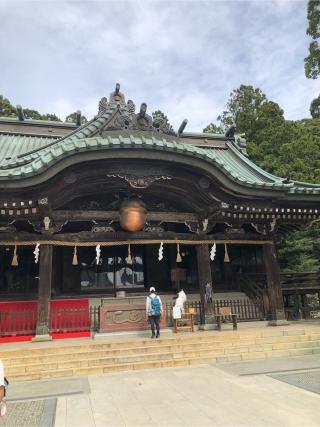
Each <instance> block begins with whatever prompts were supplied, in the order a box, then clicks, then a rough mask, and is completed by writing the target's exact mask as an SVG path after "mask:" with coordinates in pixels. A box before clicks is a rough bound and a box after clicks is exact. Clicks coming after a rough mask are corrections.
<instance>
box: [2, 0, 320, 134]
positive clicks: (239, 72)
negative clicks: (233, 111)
mask: <svg viewBox="0 0 320 427" xmlns="http://www.w3.org/2000/svg"><path fill="white" fill-rule="evenodd" d="M306 9H307V2H306V1H303V0H301V1H295V0H288V1H286V0H274V1H273V0H269V1H264V0H255V1H249V0H248V1H240V0H236V1H231V0H224V1H215V0H211V1H201V0H194V1H192V0H187V1H182V0H181V1H180V0H179V1H178V0H177V1H174V0H170V1H164V0H160V1H158V0H145V1H138V0H137V1H134V0H131V1H121V0H116V1H111V0H110V1H109V0H105V1H103V0H100V1H95V0H87V1H76V0H69V1H63V0H55V1H46V0H39V1H29V0H21V1H17V0H0V94H3V95H4V96H5V97H7V98H8V99H9V100H10V101H11V102H12V103H13V104H14V105H16V104H21V105H22V106H23V107H25V108H33V109H36V110H38V111H40V112H41V113H56V114H57V115H58V116H59V117H61V118H62V119H64V118H65V117H66V115H67V114H69V113H71V112H73V111H75V110H81V112H82V114H84V115H85V116H87V118H92V117H93V116H94V115H95V114H97V111H98V102H99V100H100V99H101V98H102V97H103V96H106V97H107V98H108V97H109V94H110V92H112V91H113V90H114V87H115V84H116V83H117V82H119V83H120V85H121V92H123V94H124V95H125V98H126V100H127V99H132V100H133V101H134V102H135V104H136V106H137V108H139V106H140V104H141V103H142V102H146V103H147V105H148V111H147V112H148V113H149V114H151V112H152V111H155V110H157V109H160V110H162V111H163V112H164V113H165V114H166V115H167V116H168V118H169V120H170V122H171V124H172V125H173V127H174V128H175V129H177V128H178V127H179V125H180V123H181V122H182V120H183V119H185V118H187V119H188V125H187V128H186V131H195V132H199V131H200V132H201V131H202V129H203V128H204V127H205V126H206V125H207V124H208V123H210V122H215V121H216V118H217V116H218V115H219V114H220V113H221V112H222V111H223V110H224V109H225V106H226V103H227V101H228V98H229V96H230V93H231V91H232V90H233V89H236V88H238V87H239V86H240V84H247V85H253V86H254V87H258V88H260V89H261V90H262V91H263V92H264V93H265V94H266V95H267V97H268V99H270V100H272V101H275V102H277V103H278V104H279V105H280V106H281V108H283V110H284V113H285V117H286V118H287V119H293V120H295V119H301V118H305V117H309V115H310V113H309V106H310V102H311V100H312V99H314V98H315V97H317V96H318V95H319V93H320V80H319V79H318V81H317V80H311V79H307V78H306V77H305V75H304V58H305V56H306V55H307V53H308V46H309V43H310V39H309V37H308V36H307V35H306V27H307V19H306V15H307V12H306Z"/></svg>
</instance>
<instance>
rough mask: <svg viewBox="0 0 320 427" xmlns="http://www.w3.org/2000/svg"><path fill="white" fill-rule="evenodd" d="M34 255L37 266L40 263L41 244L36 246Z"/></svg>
mask: <svg viewBox="0 0 320 427" xmlns="http://www.w3.org/2000/svg"><path fill="white" fill-rule="evenodd" d="M33 254H34V262H35V263H36V264H38V262H39V254H40V243H37V244H36V247H35V249H34V251H33Z"/></svg>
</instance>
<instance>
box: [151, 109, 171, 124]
mask: <svg viewBox="0 0 320 427" xmlns="http://www.w3.org/2000/svg"><path fill="white" fill-rule="evenodd" d="M152 117H153V118H155V117H161V118H162V119H164V120H165V121H166V122H168V121H169V120H168V117H167V116H166V115H165V114H164V113H163V112H162V111H161V110H156V111H154V112H153V113H152Z"/></svg>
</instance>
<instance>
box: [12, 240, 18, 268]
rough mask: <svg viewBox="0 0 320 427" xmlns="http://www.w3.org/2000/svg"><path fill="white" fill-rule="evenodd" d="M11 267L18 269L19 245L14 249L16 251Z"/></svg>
mask: <svg viewBox="0 0 320 427" xmlns="http://www.w3.org/2000/svg"><path fill="white" fill-rule="evenodd" d="M11 265H12V266H14V267H16V266H17V265H19V263H18V254H17V245H15V247H14V251H13V258H12V261H11Z"/></svg>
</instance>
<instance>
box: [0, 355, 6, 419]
mask: <svg viewBox="0 0 320 427" xmlns="http://www.w3.org/2000/svg"><path fill="white" fill-rule="evenodd" d="M4 397H5V380H4V368H3V363H2V361H1V360H0V416H1V417H2V416H3V415H5V414H6V412H7V404H6V401H5V399H4Z"/></svg>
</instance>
